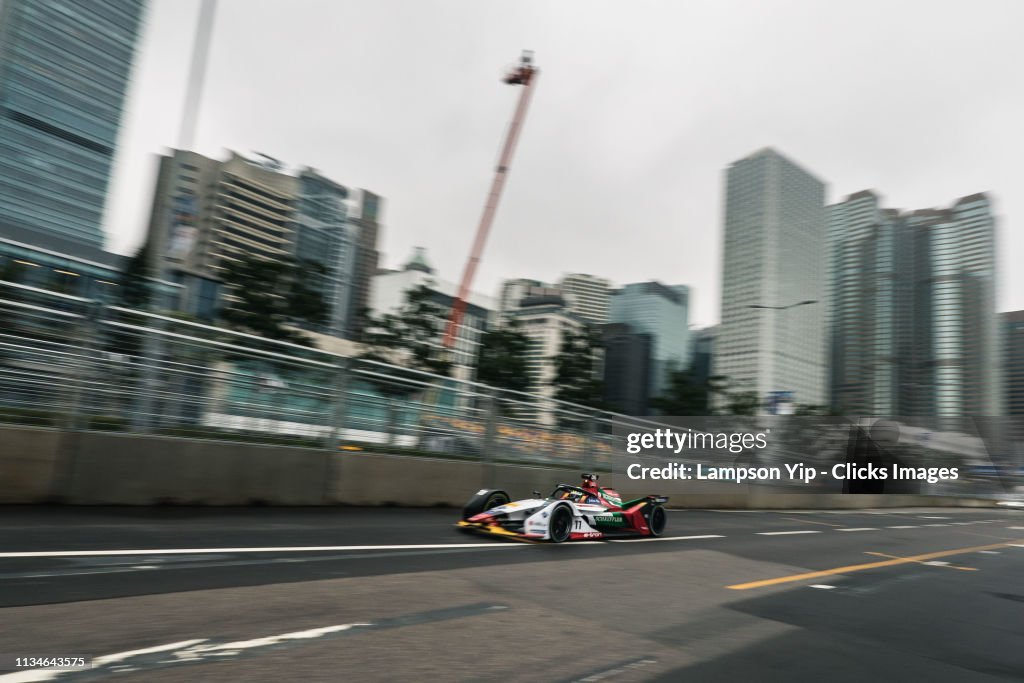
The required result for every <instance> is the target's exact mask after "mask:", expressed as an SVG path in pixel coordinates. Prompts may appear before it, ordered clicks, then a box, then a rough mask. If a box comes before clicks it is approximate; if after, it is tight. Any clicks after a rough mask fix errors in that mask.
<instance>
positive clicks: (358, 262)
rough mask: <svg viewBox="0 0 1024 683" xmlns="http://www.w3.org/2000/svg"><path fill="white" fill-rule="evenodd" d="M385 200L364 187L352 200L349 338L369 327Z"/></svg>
mask: <svg viewBox="0 0 1024 683" xmlns="http://www.w3.org/2000/svg"><path fill="white" fill-rule="evenodd" d="M383 204H384V200H383V198H381V197H379V196H378V195H376V194H374V193H373V192H370V191H368V190H361V191H360V193H359V197H358V199H357V200H356V201H354V202H353V203H352V207H351V211H350V216H349V225H351V226H352V227H353V229H354V234H355V239H356V251H355V256H354V259H355V260H354V263H353V266H354V270H353V275H352V301H351V303H350V304H349V307H348V324H347V325H346V334H347V336H348V338H349V339H359V338H360V336H361V335H362V333H363V329H364V328H365V327H366V312H367V311H368V310H369V307H370V298H371V296H372V292H371V291H370V283H371V281H372V280H373V277H374V275H375V274H376V273H377V264H378V262H379V261H380V251H379V250H378V249H377V243H378V241H379V239H380V220H381V213H382V210H383Z"/></svg>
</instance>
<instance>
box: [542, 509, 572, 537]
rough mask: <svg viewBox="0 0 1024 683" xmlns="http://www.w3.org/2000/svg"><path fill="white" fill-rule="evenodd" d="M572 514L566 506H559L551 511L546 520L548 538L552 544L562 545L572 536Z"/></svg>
mask: <svg viewBox="0 0 1024 683" xmlns="http://www.w3.org/2000/svg"><path fill="white" fill-rule="evenodd" d="M572 522H573V514H572V510H570V509H569V506H568V505H559V506H558V507H556V508H555V509H554V510H552V511H551V518H550V519H549V520H548V537H549V538H550V539H551V542H552V543H562V542H564V541H568V540H569V536H571V535H572Z"/></svg>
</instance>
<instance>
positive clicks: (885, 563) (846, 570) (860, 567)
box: [726, 540, 1024, 591]
mask: <svg viewBox="0 0 1024 683" xmlns="http://www.w3.org/2000/svg"><path fill="white" fill-rule="evenodd" d="M1017 542H1018V543H1024V540H1021V541H1017ZM1008 545H1014V544H1013V543H994V544H992V545H979V546H974V547H972V548H957V549H956V550H942V551H939V552H937V553H925V554H923V555H912V556H910V557H901V558H899V559H896V560H882V561H880V562H868V563H866V564H851V565H848V566H846V567H835V568H834V569H825V570H822V571H817V572H806V573H804V574H791V575H790V576H780V577H777V578H774V579H763V580H761V581H750V582H748V583H736V584H733V585H731V586H726V588H729V589H731V590H736V591H745V590H749V589H751V588H764V587H765V586H775V585H778V584H780V583H791V582H793V581H805V580H807V579H817V578H820V577H822V576H835V575H836V574H850V573H852V572H861V571H864V570H866V569H879V568H881V567H895V566H896V565H900V564H912V563H914V562H921V561H923V560H934V559H936V558H939V557H950V556H951V555H963V554H965V553H975V552H978V551H979V550H992V549H994V548H1005V547H1006V546H1008Z"/></svg>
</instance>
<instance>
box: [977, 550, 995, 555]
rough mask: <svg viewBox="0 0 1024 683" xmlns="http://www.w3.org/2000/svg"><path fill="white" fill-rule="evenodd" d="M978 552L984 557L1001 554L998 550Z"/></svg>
mask: <svg viewBox="0 0 1024 683" xmlns="http://www.w3.org/2000/svg"><path fill="white" fill-rule="evenodd" d="M978 552H979V553H981V554H982V555H998V554H999V551H998V550H979V551H978Z"/></svg>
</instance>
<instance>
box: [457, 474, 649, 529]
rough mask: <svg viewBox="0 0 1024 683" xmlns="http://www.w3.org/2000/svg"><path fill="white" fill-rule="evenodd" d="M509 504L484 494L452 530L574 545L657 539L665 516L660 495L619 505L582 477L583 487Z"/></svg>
mask: <svg viewBox="0 0 1024 683" xmlns="http://www.w3.org/2000/svg"><path fill="white" fill-rule="evenodd" d="M533 493H534V496H536V497H535V498H530V499H527V500H517V501H512V500H511V499H510V498H509V495H508V494H507V493H505V492H504V491H500V490H497V489H482V490H480V491H477V492H476V495H474V496H473V497H472V498H470V499H469V502H468V503H466V507H465V508H464V509H463V511H462V519H461V520H460V521H459V522H458V524H457V525H456V526H458V527H459V528H460V529H463V530H466V531H475V532H480V533H485V534H493V535H496V536H506V537H513V538H518V539H523V540H532V541H552V542H553V543H561V542H563V541H576V540H583V539H598V538H606V537H609V536H619V535H632V536H661V535H662V534H663V533H665V524H666V522H667V521H668V515H667V514H666V512H665V507H664V504H665V503H666V502H668V498H666V497H664V496H646V497H644V498H637V499H635V500H630V501H626V502H625V503H624V502H622V499H621V498H620V497H619V494H618V493H616V492H615V491H613V490H612V489H606V488H602V487H600V486H598V485H597V475H596V474H590V473H587V474H584V475H583V485H582V486H573V485H571V484H559V485H558V486H556V487H555V490H554V491H553V492H552V493H551V495H550V496H548V497H547V498H541V497H540V495H541V494H540V492H539V491H534V492H533Z"/></svg>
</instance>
